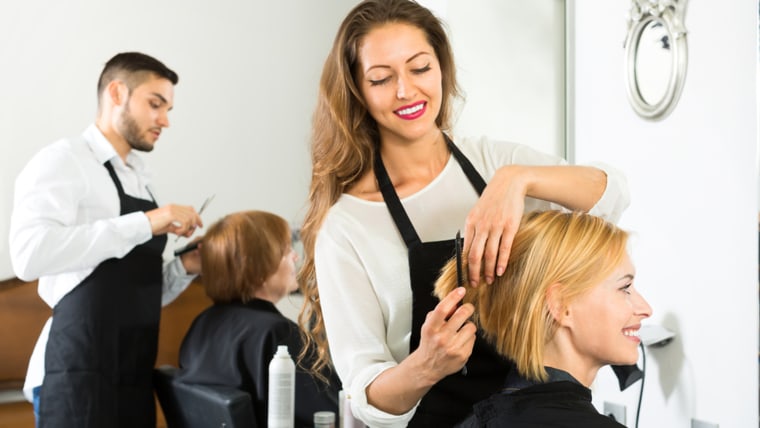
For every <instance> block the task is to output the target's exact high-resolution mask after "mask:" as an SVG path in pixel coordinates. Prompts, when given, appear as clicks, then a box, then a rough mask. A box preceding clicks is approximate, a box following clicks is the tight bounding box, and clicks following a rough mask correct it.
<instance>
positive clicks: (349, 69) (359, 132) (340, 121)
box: [298, 0, 459, 371]
mask: <svg viewBox="0 0 760 428" xmlns="http://www.w3.org/2000/svg"><path fill="white" fill-rule="evenodd" d="M388 23H405V24H410V25H413V26H415V27H417V28H419V29H421V30H422V31H424V32H425V34H426V36H427V40H428V43H430V45H431V46H432V47H433V49H434V51H435V54H436V56H437V57H438V61H439V63H440V66H441V75H442V82H441V84H442V88H443V96H442V101H441V110H440V113H439V114H438V117H437V118H436V125H438V127H439V128H441V129H442V130H444V131H445V130H449V129H450V125H451V123H450V122H451V117H452V114H453V113H452V112H453V109H452V103H453V101H454V98H455V97H457V96H458V95H459V89H458V86H457V83H456V71H455V66H454V58H453V54H452V51H451V45H450V44H449V40H448V37H447V35H446V31H445V29H444V27H443V25H442V23H441V21H439V20H438V19H437V18H436V17H435V16H434V15H433V14H432V13H431V12H430V11H429V10H428V9H426V8H424V7H422V6H420V5H419V4H417V3H415V2H414V1H410V0H365V1H363V2H361V3H359V4H358V5H357V6H356V7H354V9H352V10H351V11H350V12H349V13H348V15H347V16H346V18H345V19H344V20H343V23H342V24H341V26H340V28H339V29H338V33H337V35H336V36H335V40H334V42H333V46H332V49H331V50H330V53H329V55H328V56H327V60H326V61H325V64H324V68H323V69H322V77H321V80H320V83H319V95H318V99H317V106H316V110H315V112H314V116H313V118H312V121H313V123H312V136H311V160H312V175H311V186H310V189H309V207H308V210H307V212H306V216H305V218H304V224H303V226H302V229H301V238H302V241H303V247H304V257H303V265H302V268H301V271H300V273H299V279H300V281H299V283H300V286H301V292H302V293H303V295H304V304H303V307H302V309H301V313H300V314H299V318H298V321H299V326H300V327H301V331H302V333H303V335H304V339H305V343H306V344H307V345H308V346H307V347H306V348H305V349H306V350H305V352H308V351H307V350H308V349H309V348H312V347H313V348H314V349H315V350H316V354H317V363H316V365H315V367H314V369H315V371H317V370H320V369H321V368H322V367H324V366H325V365H326V364H328V363H329V361H330V360H329V351H328V346H327V338H326V336H325V328H324V323H323V319H322V308H321V306H320V302H319V293H318V291H317V281H316V274H315V267H314V244H315V241H316V237H317V232H318V231H319V228H320V227H321V225H322V222H323V221H324V218H325V216H326V215H327V212H328V210H329V209H330V207H332V205H333V204H334V203H335V202H336V201H337V200H338V198H339V197H340V195H341V194H342V193H344V192H345V191H346V190H347V189H348V188H350V187H351V186H352V185H353V184H354V183H356V181H357V180H358V179H359V178H361V177H363V176H364V175H365V174H366V173H368V172H369V171H371V169H372V165H373V162H374V152H375V148H376V147H377V145H378V144H380V141H379V131H378V127H377V122H375V120H374V119H373V118H372V116H370V115H369V114H368V112H367V108H366V104H365V102H364V100H363V99H362V96H361V92H360V91H359V86H358V85H357V82H356V73H357V70H358V67H359V63H358V52H359V46H360V43H361V42H362V39H363V38H364V36H366V35H367V34H368V33H369V32H370V31H371V30H372V29H374V28H377V27H379V26H381V25H383V24H388ZM327 286H329V285H327Z"/></svg>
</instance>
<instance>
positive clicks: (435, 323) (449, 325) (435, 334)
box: [414, 287, 476, 384]
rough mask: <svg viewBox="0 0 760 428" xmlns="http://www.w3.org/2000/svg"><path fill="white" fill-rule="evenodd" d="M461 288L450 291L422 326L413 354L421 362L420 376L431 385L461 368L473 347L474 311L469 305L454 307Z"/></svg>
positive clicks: (429, 313)
mask: <svg viewBox="0 0 760 428" xmlns="http://www.w3.org/2000/svg"><path fill="white" fill-rule="evenodd" d="M464 292H465V291H464V288H462V287H459V288H456V289H454V290H452V291H451V293H449V294H448V295H447V296H446V297H444V298H443V300H441V301H440V302H439V303H438V305H437V306H436V307H435V309H433V310H432V311H430V312H428V314H427V317H426V318H425V323H424V324H422V330H421V335H420V346H419V347H418V348H417V350H415V351H414V353H415V354H418V356H419V357H421V358H422V361H425V365H424V367H423V368H422V373H421V375H423V376H426V377H427V378H428V379H429V380H430V381H431V382H432V383H433V384H434V383H436V382H438V381H439V380H441V379H443V378H444V377H446V376H448V375H450V374H452V373H455V372H457V371H459V370H461V369H462V367H463V366H464V365H465V363H467V359H468V358H470V355H471V354H472V347H473V345H474V344H475V331H476V328H475V324H473V323H472V321H470V317H471V316H472V313H473V312H474V308H473V306H472V305H471V304H469V303H466V304H464V305H462V306H457V305H458V303H459V302H460V301H461V300H462V298H463V297H464Z"/></svg>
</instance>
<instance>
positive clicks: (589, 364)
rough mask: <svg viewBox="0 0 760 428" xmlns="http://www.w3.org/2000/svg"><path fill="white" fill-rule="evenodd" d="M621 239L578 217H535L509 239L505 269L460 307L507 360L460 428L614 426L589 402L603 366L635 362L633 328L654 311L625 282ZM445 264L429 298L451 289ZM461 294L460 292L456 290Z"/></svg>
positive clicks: (452, 268)
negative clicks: (471, 311) (493, 387)
mask: <svg viewBox="0 0 760 428" xmlns="http://www.w3.org/2000/svg"><path fill="white" fill-rule="evenodd" d="M627 241H628V234H627V233H626V232H624V231H622V230H620V229H618V228H617V227H615V226H614V225H612V224H611V223H609V222H606V221H605V220H603V219H601V218H599V217H595V216H591V215H588V214H582V213H563V212H559V211H546V212H533V213H530V214H527V215H526V216H525V219H524V222H523V224H522V226H521V227H520V229H519V230H518V231H517V234H516V235H515V237H514V241H513V244H512V251H511V253H510V256H509V265H507V270H506V272H505V273H504V275H503V276H502V277H500V278H499V279H497V280H496V284H494V286H491V287H485V286H484V287H478V288H474V289H473V288H469V289H468V290H467V295H466V296H465V298H464V301H465V302H468V303H471V304H472V305H474V307H475V318H476V319H477V323H478V326H479V327H480V328H481V329H482V331H483V333H484V334H485V337H486V338H487V340H488V342H489V343H491V344H493V345H494V347H495V349H496V350H497V351H498V353H499V354H501V355H503V356H504V357H507V358H509V359H511V360H512V361H514V363H515V366H516V367H517V370H516V371H514V372H512V373H510V375H509V376H508V378H507V380H506V382H505V383H504V384H503V385H502V386H501V388H500V391H499V392H498V393H496V394H494V395H493V396H492V397H490V398H488V399H486V400H484V401H482V402H480V403H478V404H476V405H475V406H474V408H475V411H474V414H473V415H472V416H470V417H469V418H467V420H466V421H465V422H464V423H463V424H462V425H461V426H462V427H473V428H480V427H516V428H529V427H530V428H538V427H547V426H552V427H557V428H562V427H567V428H575V427H599V428H605V427H610V428H614V427H622V426H623V425H621V424H619V423H617V422H615V421H614V420H612V419H610V418H608V417H607V416H604V415H601V414H599V412H597V411H596V409H595V408H594V406H593V405H592V404H591V390H590V389H589V388H590V386H591V383H592V382H593V381H594V378H595V377H596V374H597V372H598V371H599V369H600V368H602V367H603V366H605V365H607V364H635V363H636V362H637V361H638V357H639V355H638V349H637V348H638V345H639V343H640V340H639V337H638V330H639V328H640V327H641V320H643V319H644V318H647V317H649V316H650V315H651V314H652V308H650V307H649V304H648V303H647V302H646V300H644V298H643V297H641V295H640V294H639V293H638V291H637V290H636V289H635V288H634V286H633V278H634V274H635V272H634V268H633V265H632V264H631V260H630V258H629V257H628V252H627V249H626V244H627ZM457 269H458V266H457V263H456V260H452V261H451V262H449V263H448V264H447V265H446V267H445V269H444V271H443V273H442V275H441V278H440V280H439V281H438V283H437V284H436V288H435V291H436V294H437V295H438V296H441V297H443V296H446V295H448V294H449V293H450V292H451V290H454V289H457V288H458V287H459V284H458V280H457V276H458V275H457ZM460 290H461V288H460Z"/></svg>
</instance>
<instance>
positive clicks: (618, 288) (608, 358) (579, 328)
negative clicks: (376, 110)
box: [567, 255, 652, 368]
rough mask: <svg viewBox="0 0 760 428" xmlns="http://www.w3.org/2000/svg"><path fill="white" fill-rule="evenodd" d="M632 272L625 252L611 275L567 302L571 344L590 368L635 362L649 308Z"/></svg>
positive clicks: (650, 311) (633, 271) (650, 312)
mask: <svg viewBox="0 0 760 428" xmlns="http://www.w3.org/2000/svg"><path fill="white" fill-rule="evenodd" d="M634 274H635V270H634V268H633V264H631V260H630V258H629V257H628V255H626V256H625V258H624V259H623V261H622V263H620V265H619V266H618V267H617V268H616V269H615V271H614V272H613V273H612V275H610V276H609V277H608V278H607V279H605V280H604V281H602V283H600V284H599V285H597V286H596V287H594V288H592V289H591V290H590V291H589V292H587V293H585V294H583V295H581V296H579V297H578V298H576V299H575V300H574V301H573V302H572V303H571V304H570V305H568V308H567V310H568V313H569V314H570V317H569V321H570V333H571V337H572V340H573V344H574V346H575V347H576V350H577V351H578V354H579V355H580V356H581V358H584V359H585V360H586V361H587V363H589V364H591V366H592V367H595V368H598V367H601V366H604V365H606V364H616V365H626V364H635V363H636V362H637V361H638V356H639V354H638V345H639V342H640V340H639V328H640V327H641V320H643V319H644V318H647V317H649V316H650V315H651V314H652V308H651V307H650V306H649V304H648V303H647V302H646V300H644V298H643V297H642V296H641V295H640V294H639V292H638V291H637V290H636V289H635V288H634V286H633V277H634Z"/></svg>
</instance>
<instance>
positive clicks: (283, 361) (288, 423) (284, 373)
mask: <svg viewBox="0 0 760 428" xmlns="http://www.w3.org/2000/svg"><path fill="white" fill-rule="evenodd" d="M295 382H296V370H295V364H294V363H293V360H292V359H291V358H290V353H288V347H287V346H285V345H280V346H278V347H277V353H276V354H274V357H272V361H271V362H270V363H269V397H268V407H267V427H269V428H293V420H294V414H295V413H294V412H295V408H294V405H295Z"/></svg>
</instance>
